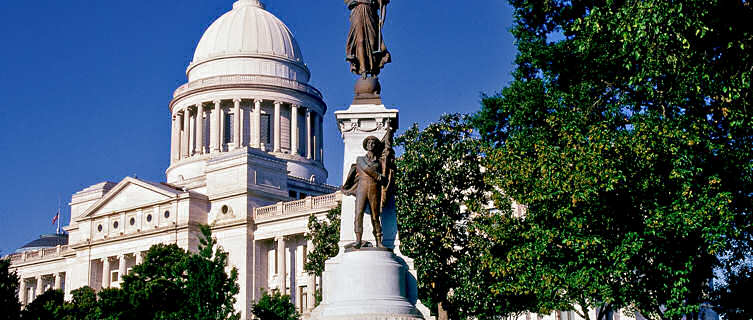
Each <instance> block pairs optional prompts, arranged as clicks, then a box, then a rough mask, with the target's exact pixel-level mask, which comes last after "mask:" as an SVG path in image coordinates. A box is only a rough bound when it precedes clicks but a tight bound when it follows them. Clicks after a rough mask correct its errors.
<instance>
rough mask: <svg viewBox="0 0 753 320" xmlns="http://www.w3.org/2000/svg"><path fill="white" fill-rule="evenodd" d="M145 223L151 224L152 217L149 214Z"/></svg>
mask: <svg viewBox="0 0 753 320" xmlns="http://www.w3.org/2000/svg"><path fill="white" fill-rule="evenodd" d="M146 222H152V215H151V214H148V215H146Z"/></svg>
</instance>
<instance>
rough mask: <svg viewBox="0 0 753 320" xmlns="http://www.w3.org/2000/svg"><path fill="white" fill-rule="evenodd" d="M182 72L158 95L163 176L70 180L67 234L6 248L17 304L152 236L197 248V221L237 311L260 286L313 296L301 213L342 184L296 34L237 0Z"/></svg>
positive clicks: (75, 282) (125, 265)
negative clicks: (225, 260) (228, 271)
mask: <svg viewBox="0 0 753 320" xmlns="http://www.w3.org/2000/svg"><path fill="white" fill-rule="evenodd" d="M249 26H255V27H249ZM186 74H187V77H188V82H187V83H186V84H184V85H182V86H180V87H179V88H177V89H176V90H175V92H174V94H173V100H172V101H171V102H170V104H169V106H168V107H169V110H170V112H171V115H172V130H171V137H170V139H171V140H170V141H171V149H170V150H169V155H170V165H169V167H168V168H167V170H166V180H165V181H166V182H151V181H145V180H142V179H137V178H131V177H127V178H125V179H123V180H122V181H120V182H117V183H114V182H102V183H99V184H95V185H93V186H91V187H88V188H86V189H84V190H81V191H79V192H77V193H76V194H74V195H73V196H72V197H71V201H70V203H69V205H70V212H71V219H70V221H69V222H68V224H67V226H65V227H64V229H65V231H66V232H67V233H68V236H69V237H68V244H65V245H58V246H54V247H52V246H50V247H45V248H36V249H32V250H26V251H23V252H19V253H16V254H12V255H10V256H9V257H10V259H11V261H12V266H11V268H12V269H13V270H15V271H17V272H18V274H19V275H20V277H21V279H22V280H21V284H20V285H21V290H20V294H19V299H20V301H21V302H22V303H23V304H28V303H29V302H31V301H32V300H33V299H34V298H35V297H36V296H37V295H39V294H40V293H41V292H43V291H45V290H47V289H51V288H56V289H62V290H63V291H64V292H65V294H66V297H67V298H70V292H71V290H74V289H77V288H80V287H83V286H90V287H92V288H94V289H95V290H101V289H103V288H109V287H118V286H119V285H120V279H121V277H122V275H124V274H127V273H128V272H130V270H131V268H132V267H133V266H134V265H136V264H139V263H141V261H142V259H143V256H144V253H145V252H146V251H147V250H148V249H149V248H150V247H151V246H152V245H155V244H158V243H164V244H173V243H174V244H177V245H178V246H180V247H182V248H185V249H188V250H191V251H196V250H197V248H198V242H199V241H198V237H199V234H200V233H199V230H198V226H199V225H200V224H208V225H211V226H212V232H213V236H214V237H216V238H217V241H218V243H219V245H220V246H222V247H223V248H224V249H225V250H226V251H227V252H228V253H229V262H230V264H231V265H232V266H234V267H236V268H238V271H239V279H238V280H239V281H238V282H239V285H240V293H239V294H238V296H237V297H236V298H237V301H238V302H237V305H236V309H237V310H238V311H240V312H242V314H243V318H244V319H246V318H250V316H249V314H248V310H249V308H250V305H251V303H253V301H254V300H256V299H258V298H259V295H260V293H261V290H262V289H266V290H274V289H279V290H281V291H284V292H285V293H286V294H289V295H290V296H291V297H292V299H293V302H294V303H295V304H296V306H297V307H298V308H299V310H300V311H301V312H302V313H304V314H305V313H307V312H308V311H310V310H311V309H313V306H314V298H313V295H312V292H313V289H314V288H315V287H316V286H317V285H320V283H318V281H319V280H318V279H315V277H313V276H309V274H308V273H306V272H304V270H303V261H304V260H305V257H306V252H308V251H309V250H311V249H312V248H313V247H312V245H311V243H310V242H308V241H306V240H305V239H304V234H305V233H306V231H307V226H306V225H307V222H308V217H309V215H310V214H312V213H313V214H319V215H324V214H325V213H326V212H327V211H328V210H329V209H331V208H333V207H336V206H338V205H339V203H340V201H341V199H342V197H341V195H340V193H337V192H335V191H336V190H337V188H336V187H334V186H331V185H327V184H325V183H324V182H325V181H326V180H327V175H328V173H327V170H326V169H325V168H324V164H323V160H322V158H323V153H324V147H323V140H324V139H322V133H323V130H322V122H323V119H324V115H325V114H326V112H327V106H326V104H325V103H324V101H323V97H322V94H321V92H319V90H317V89H316V88H314V87H313V86H311V85H309V84H308V80H309V78H310V72H309V70H308V68H307V67H306V65H305V64H304V63H303V56H302V54H301V51H300V48H298V45H297V43H296V41H295V38H294V37H293V35H292V33H291V32H290V30H288V28H287V27H286V26H285V24H284V23H282V22H281V21H280V20H279V19H278V18H277V17H275V16H274V15H272V14H271V13H269V12H267V11H266V10H264V7H263V5H262V4H261V3H260V2H259V1H258V0H238V1H236V2H235V3H234V5H233V9H232V10H231V11H229V12H227V13H226V14H224V15H223V16H221V17H220V18H218V19H217V20H216V21H215V22H214V23H213V24H212V25H211V26H210V27H209V28H208V29H207V31H206V32H205V34H204V36H203V37H202V38H201V40H200V41H199V44H198V46H197V48H196V53H195V55H194V60H193V61H192V62H191V64H190V65H189V66H188V68H187V71H186Z"/></svg>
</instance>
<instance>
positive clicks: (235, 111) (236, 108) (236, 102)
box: [233, 98, 241, 149]
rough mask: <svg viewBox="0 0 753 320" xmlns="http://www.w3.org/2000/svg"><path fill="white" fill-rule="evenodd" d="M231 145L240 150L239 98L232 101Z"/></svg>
mask: <svg viewBox="0 0 753 320" xmlns="http://www.w3.org/2000/svg"><path fill="white" fill-rule="evenodd" d="M233 104H234V105H233V107H234V108H233V118H234V120H233V145H234V146H235V147H234V149H240V148H241V98H235V99H233Z"/></svg>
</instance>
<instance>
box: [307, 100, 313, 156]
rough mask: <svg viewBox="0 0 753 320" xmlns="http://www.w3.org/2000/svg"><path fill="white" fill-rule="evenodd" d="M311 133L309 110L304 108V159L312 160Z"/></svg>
mask: <svg viewBox="0 0 753 320" xmlns="http://www.w3.org/2000/svg"><path fill="white" fill-rule="evenodd" d="M311 133H312V132H311V108H306V159H311V158H312V150H311V147H312V146H311Z"/></svg>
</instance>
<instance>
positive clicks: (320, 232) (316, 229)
mask: <svg viewBox="0 0 753 320" xmlns="http://www.w3.org/2000/svg"><path fill="white" fill-rule="evenodd" d="M341 210H342V204H340V205H338V206H337V207H336V208H332V209H330V210H329V211H327V215H326V216H325V218H324V219H319V218H318V217H317V216H316V214H311V215H310V216H309V222H308V230H309V232H307V233H306V240H310V241H311V244H312V245H313V246H314V247H313V248H309V251H308V253H307V254H306V261H305V263H304V265H303V269H304V270H306V271H307V272H309V273H311V274H313V275H315V276H317V277H321V276H322V273H323V272H324V263H325V262H326V261H327V259H329V258H332V257H334V256H336V255H337V253H338V251H339V250H340V248H339V246H338V242H339V241H340V223H341V221H340V213H341ZM314 299H315V301H316V305H319V302H321V300H322V288H317V289H316V292H314Z"/></svg>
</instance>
